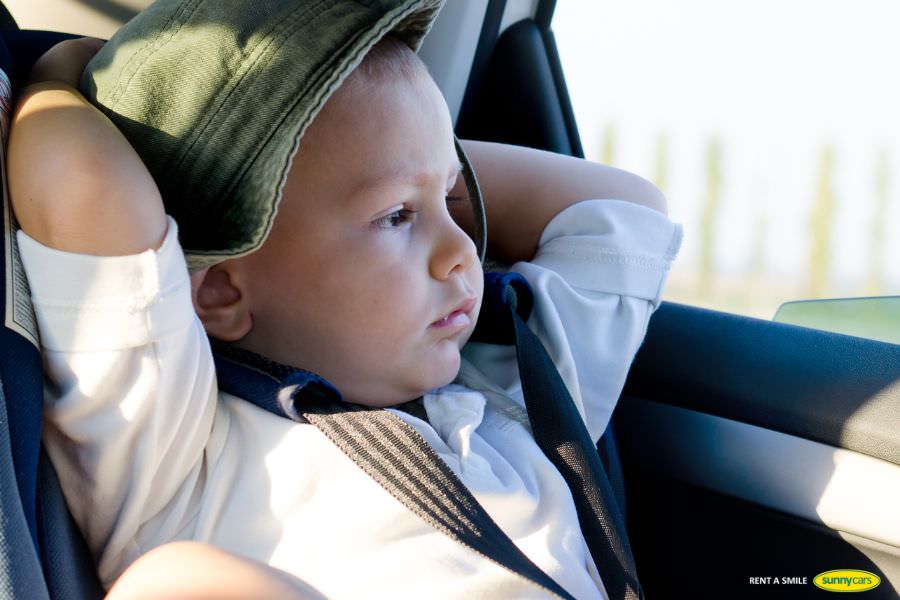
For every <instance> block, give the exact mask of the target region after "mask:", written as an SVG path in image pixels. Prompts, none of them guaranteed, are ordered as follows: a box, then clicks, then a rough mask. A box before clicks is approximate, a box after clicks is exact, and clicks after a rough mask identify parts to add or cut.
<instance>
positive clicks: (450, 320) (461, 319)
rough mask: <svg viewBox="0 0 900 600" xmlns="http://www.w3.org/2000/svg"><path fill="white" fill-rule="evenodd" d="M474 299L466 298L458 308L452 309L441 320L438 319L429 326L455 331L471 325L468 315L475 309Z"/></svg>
mask: <svg viewBox="0 0 900 600" xmlns="http://www.w3.org/2000/svg"><path fill="white" fill-rule="evenodd" d="M475 302H476V300H475V298H467V299H466V300H464V301H463V302H462V303H460V305H459V306H457V307H456V308H454V309H453V310H452V311H450V312H449V313H448V314H446V315H445V316H444V317H443V318H441V319H438V320H437V321H435V322H434V323H432V324H431V325H430V327H434V328H435V329H451V328H452V329H456V328H463V327H468V326H469V325H470V324H471V323H472V319H471V318H470V317H469V314H470V313H471V312H472V309H474V308H475Z"/></svg>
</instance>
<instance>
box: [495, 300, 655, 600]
mask: <svg viewBox="0 0 900 600" xmlns="http://www.w3.org/2000/svg"><path fill="white" fill-rule="evenodd" d="M503 300H504V302H503V304H504V305H505V307H506V311H507V315H508V318H509V319H511V320H512V325H513V333H514V336H515V343H516V359H517V362H518V365H519V377H520V379H521V381H522V392H523V394H524V397H525V408H526V409H527V411H528V418H529V420H530V421H531V428H532V432H533V434H534V438H535V441H536V442H537V444H538V446H540V448H541V450H543V451H544V454H546V455H547V457H548V458H549V459H550V461H551V462H552V463H553V464H554V465H555V466H556V468H557V469H558V470H559V472H560V473H561V474H562V476H563V478H564V479H565V480H566V483H567V484H568V486H569V489H570V490H571V491H572V497H573V499H574V500H575V508H576V510H577V512H578V520H579V523H580V524H581V530H582V533H583V534H584V537H585V541H586V542H587V545H588V548H589V549H590V551H591V555H592V556H593V558H594V563H595V564H596V565H597V570H598V571H599V572H600V577H601V579H602V580H603V584H604V586H606V591H607V593H608V594H609V597H610V598H612V599H615V600H618V599H619V598H624V599H627V600H638V599H641V598H643V590H642V589H641V586H640V584H639V583H638V579H637V571H636V569H635V565H634V557H633V556H632V553H631V546H630V544H629V543H628V537H627V535H626V533H625V523H624V519H622V516H621V513H620V512H619V510H618V505H617V503H616V501H615V495H614V492H613V490H612V486H611V485H610V483H609V479H608V477H607V476H606V471H605V470H604V468H603V463H601V462H600V456H599V454H598V453H597V447H596V446H595V445H594V443H593V442H592V441H591V438H590V434H589V433H588V431H587V427H585V425H584V421H583V420H582V418H581V415H580V414H579V413H578V410H577V408H576V407H575V403H574V402H573V400H572V396H571V395H570V394H569V391H568V389H567V388H566V385H565V383H564V382H563V380H562V377H560V375H559V371H557V369H556V365H555V364H554V363H553V361H552V359H551V358H550V355H549V354H547V350H546V349H545V348H544V345H543V344H542V343H541V341H540V339H539V338H538V337H537V335H535V334H534V332H532V331H531V330H530V329H529V328H528V326H527V325H526V324H525V321H524V320H523V319H522V317H521V316H520V315H519V312H518V311H517V302H518V299H517V294H516V290H515V288H514V286H513V285H512V283H509V284H507V285H505V288H504V289H503Z"/></svg>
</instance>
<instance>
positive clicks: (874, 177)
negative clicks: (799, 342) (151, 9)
mask: <svg viewBox="0 0 900 600" xmlns="http://www.w3.org/2000/svg"><path fill="white" fill-rule="evenodd" d="M448 1H449V2H463V1H468V0H448ZM5 3H6V5H7V6H8V7H9V8H10V10H11V12H12V13H13V16H14V17H15V18H16V20H17V21H18V22H19V24H20V26H22V27H24V28H38V29H55V30H58V31H71V32H77V33H82V34H88V35H94V36H97V37H102V38H108V37H109V36H110V35H112V33H113V32H114V31H115V30H116V29H117V28H118V27H119V26H120V24H121V23H123V22H125V21H126V20H128V19H129V18H131V17H132V16H133V15H134V14H136V13H137V11H139V10H140V9H141V8H143V7H144V6H146V5H147V4H149V3H150V2H149V1H148V0H39V1H38V0H5ZM898 22H900V3H897V2H896V1H895V0H857V1H856V2H852V3H851V2H846V1H838V0H791V1H790V2H783V1H777V0H757V1H756V2H734V1H723V0H680V1H679V2H670V1H666V0H627V1H626V0H620V1H618V2H613V1H610V0H557V7H556V13H555V16H554V19H553V29H554V31H555V33H556V40H557V45H558V47H559V52H560V56H561V60H562V63H563V70H564V72H565V76H566V80H567V83H568V86H569V92H570V96H571V99H572V104H573V107H574V110H575V115H576V120H577V122H578V127H579V130H580V133H581V139H582V144H583V145H584V150H585V154H586V156H587V158H589V159H592V160H596V161H600V162H603V163H607V164H611V165H614V166H617V167H621V168H624V169H628V170H630V171H633V172H636V173H638V174H640V175H642V176H644V177H646V178H647V179H650V180H651V181H653V182H655V183H656V184H657V185H658V186H659V187H660V188H662V189H663V191H664V192H665V193H666V195H667V196H668V198H669V212H670V216H671V217H672V219H673V220H675V221H678V222H680V223H682V224H683V225H684V229H685V242H684V245H683V247H682V251H681V255H680V256H679V258H678V261H677V262H676V265H675V267H674V269H673V271H672V273H671V275H670V279H669V283H668V287H667V291H666V293H665V298H666V299H668V300H672V301H676V302H683V303H687V304H692V305H695V306H703V307H707V308H715V309H718V310H725V311H729V312H736V313H740V314H746V315H751V316H756V317H761V318H771V317H772V316H773V315H774V313H775V311H776V310H777V308H778V306H779V305H780V304H781V303H782V302H785V301H788V300H799V299H809V298H834V297H848V296H869V295H886V294H893V295H898V294H900V260H898V259H900V175H898V174H900V116H898V113H900V61H898V60H897V57H898V56H900V36H897V35H896V31H895V30H896V24H897V23H898Z"/></svg>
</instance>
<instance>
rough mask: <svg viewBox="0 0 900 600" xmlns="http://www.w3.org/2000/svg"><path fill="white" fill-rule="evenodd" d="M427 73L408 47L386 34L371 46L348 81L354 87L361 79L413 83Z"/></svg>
mask: <svg viewBox="0 0 900 600" xmlns="http://www.w3.org/2000/svg"><path fill="white" fill-rule="evenodd" d="M427 73H428V69H427V68H426V67H425V63H423V62H422V59H420V58H419V56H418V55H417V54H416V53H415V52H413V51H412V49H411V48H410V47H409V46H407V45H406V44H404V43H403V42H401V41H400V40H398V39H397V38H395V37H394V36H392V35H390V34H388V35H386V36H384V37H383V38H381V40H379V41H378V43H377V44H375V45H374V46H372V49H371V50H369V53H368V54H366V57H365V58H364V59H363V61H362V63H360V65H359V66H358V67H357V68H356V69H355V70H354V71H353V73H351V74H350V77H349V78H348V81H350V80H352V81H353V82H354V84H355V85H360V83H361V81H360V80H361V79H362V80H364V81H367V82H378V81H384V80H385V79H387V80H392V79H399V78H403V79H406V80H408V81H414V80H415V79H416V78H418V77H421V76H422V75H425V74H427ZM358 75H362V76H363V77H359V76H358Z"/></svg>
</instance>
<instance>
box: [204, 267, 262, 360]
mask: <svg viewBox="0 0 900 600" xmlns="http://www.w3.org/2000/svg"><path fill="white" fill-rule="evenodd" d="M236 275H237V273H235V272H234V269H232V265H231V264H229V263H227V262H225V263H220V264H218V265H215V266H212V267H209V268H207V269H203V270H201V271H197V272H196V273H194V274H192V275H191V292H192V294H191V295H192V297H193V300H194V310H195V311H197V315H198V316H199V317H200V321H201V322H202V323H203V327H204V328H205V329H206V333H208V334H209V335H211V336H213V337H215V338H218V339H220V340H223V341H226V342H234V341H237V340H239V339H241V338H242V337H244V336H245V335H247V333H249V332H250V329H252V327H253V316H252V314H251V312H250V307H249V306H248V304H247V301H246V295H245V293H244V290H243V289H242V287H241V284H240V278H239V277H236Z"/></svg>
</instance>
